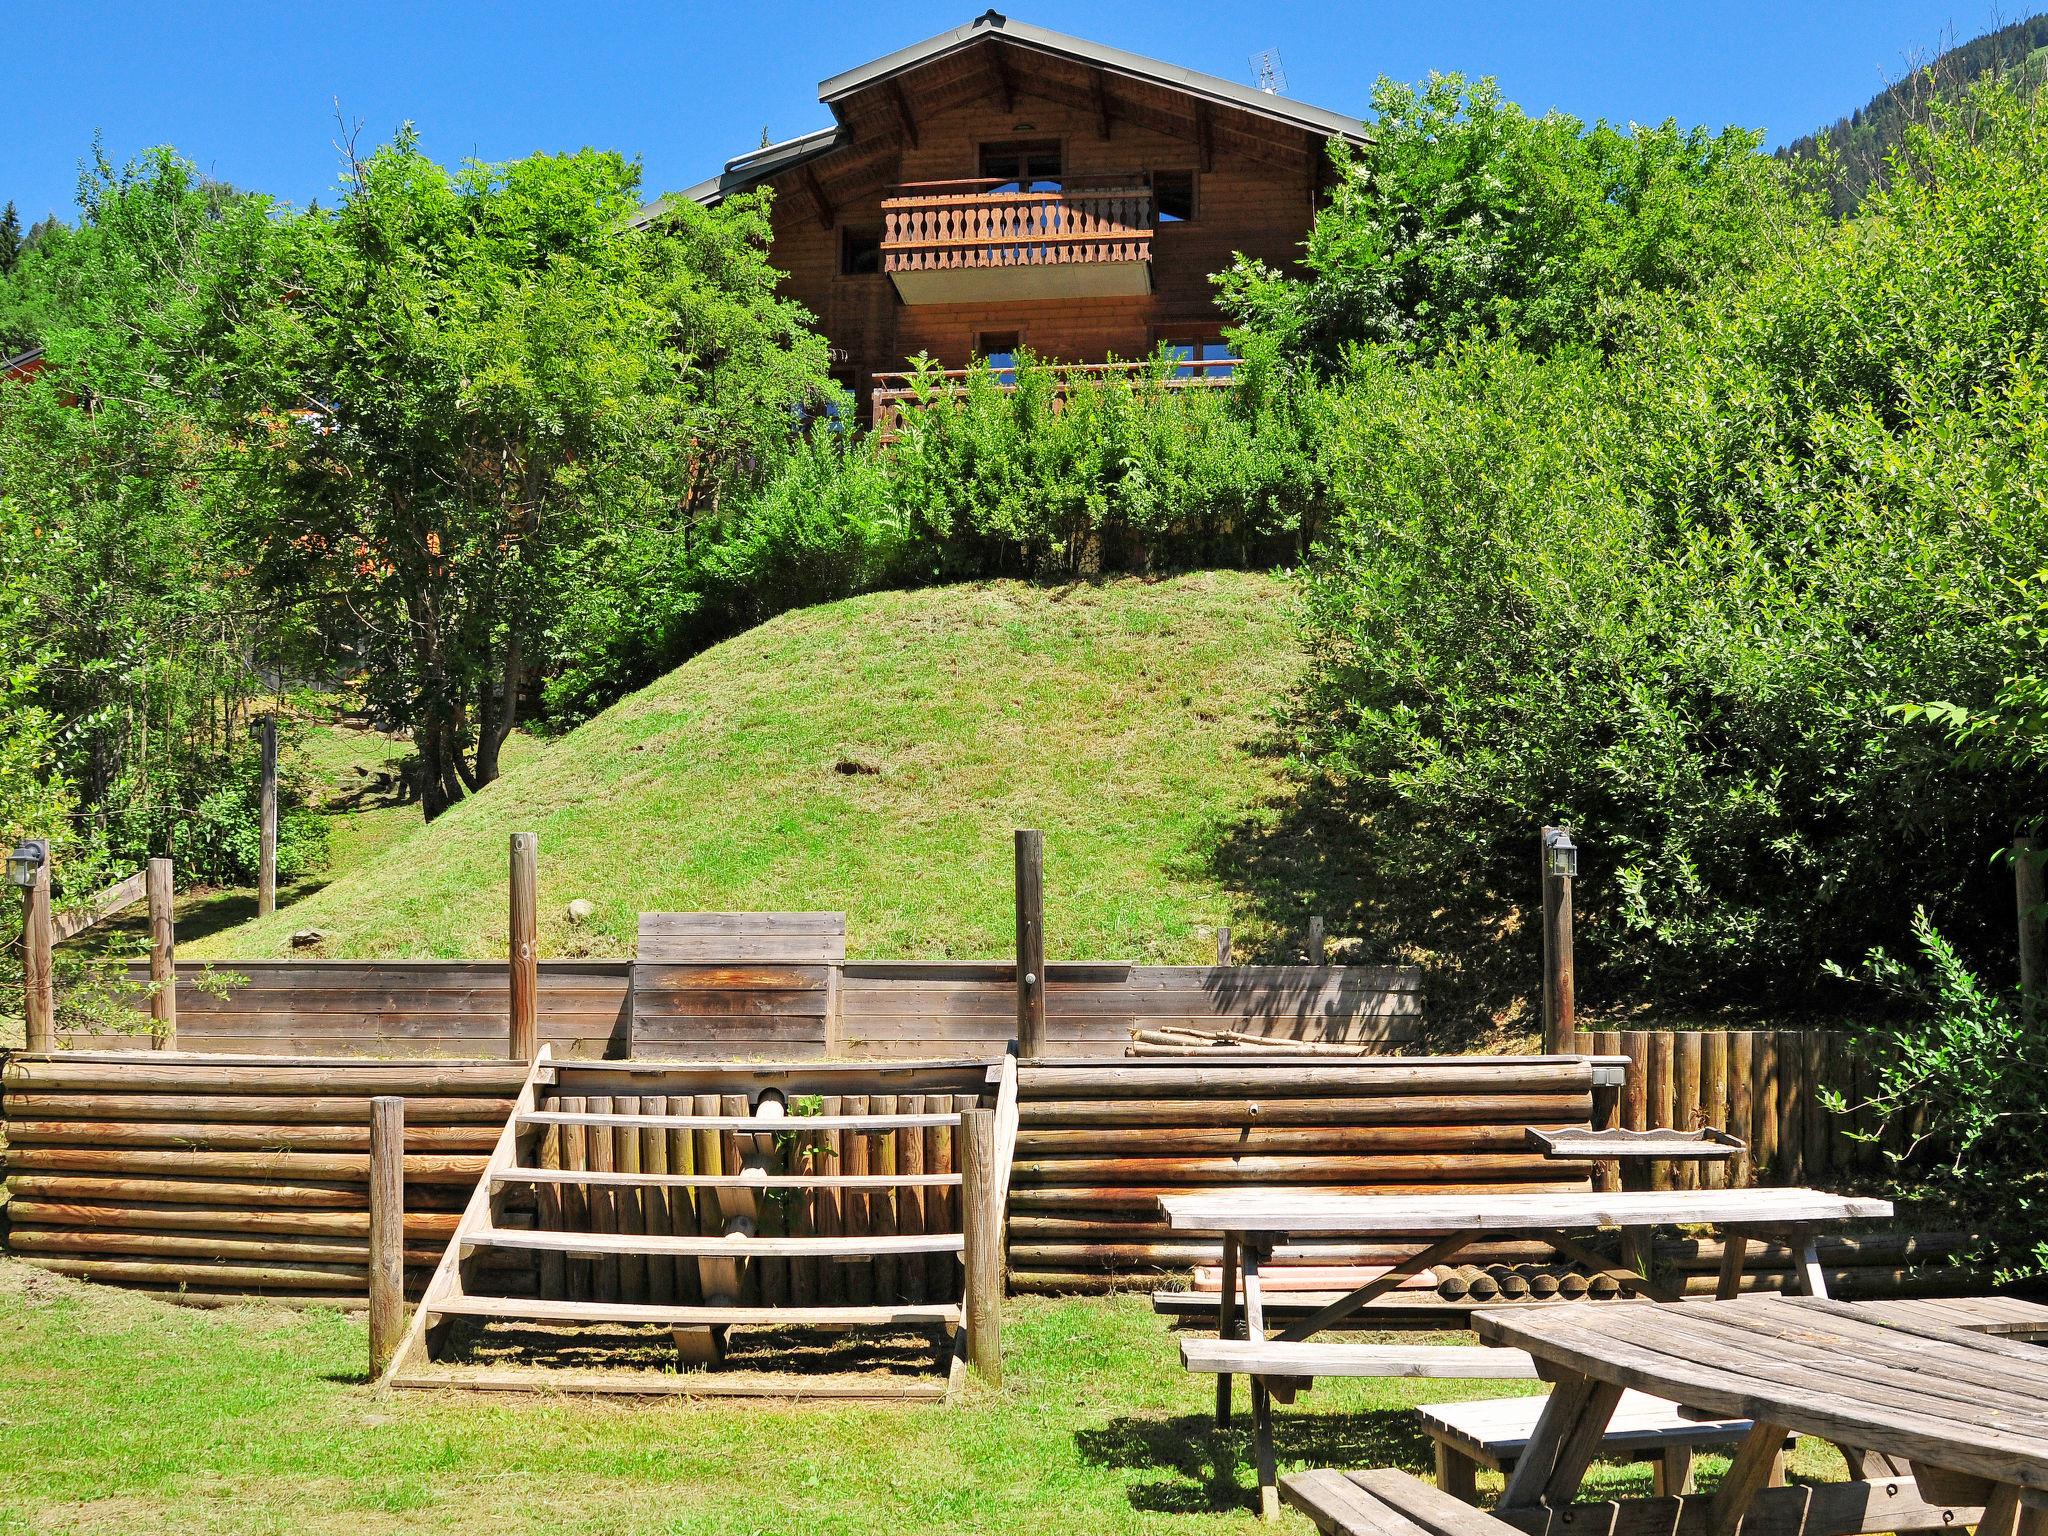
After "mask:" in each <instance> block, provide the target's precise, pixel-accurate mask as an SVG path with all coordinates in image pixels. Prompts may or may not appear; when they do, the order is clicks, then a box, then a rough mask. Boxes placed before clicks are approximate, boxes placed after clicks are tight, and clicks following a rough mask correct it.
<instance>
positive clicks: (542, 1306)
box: [434, 1295, 960, 1328]
mask: <svg viewBox="0 0 2048 1536" xmlns="http://www.w3.org/2000/svg"><path fill="white" fill-rule="evenodd" d="M434 1310H435V1311H436V1312H438V1313H442V1314H444V1315H447V1316H451V1317H484V1318H496V1319H500V1320H517V1321H530V1322H569V1323H643V1324H652V1325H656V1326H695V1327H797V1328H901V1327H927V1326H931V1325H933V1324H942V1325H951V1324H954V1323H957V1322H959V1321H960V1308H959V1306H958V1304H956V1303H950V1302H948V1303H941V1304H934V1305H925V1306H896V1307H831V1306H823V1307H706V1306H676V1305H654V1304H650V1303H631V1302H596V1301H545V1300H538V1299H535V1298H531V1297H512V1296H467V1295H465V1296H451V1297H447V1298H445V1299H443V1300H441V1301H439V1302H436V1303H435V1305H434Z"/></svg>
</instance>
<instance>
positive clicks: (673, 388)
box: [238, 129, 830, 817]
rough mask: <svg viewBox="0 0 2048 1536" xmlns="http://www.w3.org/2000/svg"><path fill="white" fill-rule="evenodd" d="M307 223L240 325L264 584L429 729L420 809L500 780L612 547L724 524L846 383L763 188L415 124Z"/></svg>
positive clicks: (406, 718) (384, 705) (357, 168)
mask: <svg viewBox="0 0 2048 1536" xmlns="http://www.w3.org/2000/svg"><path fill="white" fill-rule="evenodd" d="M346 183H347V190H346V194H345V196H344V197H343V198H342V200H341V202H340V203H339V204H338V205H337V206H336V207H335V208H333V209H332V210H331V211H327V212H322V213H318V214H311V213H309V214H307V215H305V216H302V217H300V218H299V219H296V220H294V221H292V223H291V224H290V225H289V226H288V227H287V229H286V231H285V237H284V239H283V240H282V241H281V242H280V245H279V250H278V264H277V267H276V276H275V282H274V285H273V290H274V292H275V293H276V294H277V298H276V301H275V302H274V303H273V304H271V305H270V307H269V308H268V309H267V311H266V312H265V313H263V314H262V315H261V316H258V317H253V318H252V319H251V320H250V321H249V322H248V323H247V324H246V325H245V326H244V327H243V330H242V333H241V336H240V346H239V355H240V358H241V360H242V363H243V365H244V369H245V372H244V376H243V377H242V378H241V379H240V380H239V381H238V387H239V391H240V398H241V399H242V400H243V402H244V404H245V407H246V409H247V410H248V411H249V412H250V415H251V419H252V420H254V421H256V422H258V423H260V424H261V427H262V440H263V443H264V446H265V450H266V451H265V453H264V455H263V463H264V467H265V471H266V485H267V491H266V494H265V495H264V496H262V497H261V498H257V499H253V500H252V501H251V503H250V506H251V509H252V513H253V515H252V517H251V518H250V519H249V521H248V522H247V524H246V530H245V531H246V538H247V543H248V548H249V551H250V557H251V560H252V562H253V564H254V567H255V570H256V573H257V576H258V579H259V582H260V583H261V584H262V586H263V587H264V588H265V589H266V590H269V591H273V592H278V593H282V594H295V595H301V596H306V597H309V598H313V599H318V598H320V597H321V596H322V595H323V594H332V595H333V597H334V601H333V602H332V603H330V604H329V607H328V619H327V622H328V627H329V628H330V629H331V630H332V632H334V633H336V634H340V635H345V636H347V637H348V638H349V640H350V642H351V643H352V644H353V645H355V646H356V647H357V648H358V651H359V654H360V655H361V656H362V658H363V659H364V660H365V661H367V662H368V664H369V671H370V696H371V698H372V700H373V702H374V703H375V704H376V706H377V707H378V708H379V710H380V711H381V712H382V713H383V714H384V715H385V716H386V718H388V719H389V720H390V721H392V722H393V723H395V724H399V725H402V726H405V727H408V728H410V730H411V731H412V734H413V740H414V743H415V745H416V748H417V750H418V752H419V756H420V760H421V765H422V796H421V799H422V804H423V808H424V809H425V812H426V814H427V815H428V816H429V817H432V816H435V815H437V814H439V813H440V812H441V811H442V810H444V809H446V808H447V807H448V806H450V805H452V804H454V803H455V802H456V801H458V800H460V799H461V798H463V796H464V795H466V794H468V793H470V792H472V791H474V790H476V789H479V788H481V787H482V786H483V785H485V784H488V783H490V782H491V780H492V779H494V778H495V777H496V776H497V772H498V755H499V750H500V747H501V746H502V744H503V742H504V740H505V738H506V736H507V734H508V733H509V732H510V731H511V730H512V728H513V726H514V724H515V723H516V722H517V720H518V718H519V714H520V710H521V707H522V699H523V697H524V696H525V695H526V693H527V692H528V691H529V689H530V687H531V685H532V683H533V682H534V681H535V680H536V678H538V677H539V676H540V675H541V672H542V667H543V662H544V661H545V659H546V657H547V655H548V651H549V635H550V631H551V628H552V627H553V626H554V625H555V623H556V621H557V619H558V618H559V617H560V615H561V613H562V611H563V610H564V609H565V608H566V607H569V606H571V605H573V604H576V603H578V602H587V601H588V600H589V599H588V595H587V594H584V593H574V592H571V591H569V590H568V587H569V584H570V582H571V579H572V577H582V578H586V579H587V578H589V577H591V576H592V575H593V574H600V575H601V573H597V572H595V571H594V568H593V564H592V562H591V561H590V560H588V559H586V558H583V556H584V553H585V552H586V551H587V549H588V548H589V547H590V546H591V545H592V544H593V543H602V542H603V541H605V540H607V539H611V540H618V539H622V538H629V537H632V536H633V534H632V533H631V532H629V530H637V531H638V532H639V533H641V534H644V533H645V531H646V530H649V529H657V530H658V529H670V530H674V531H675V534H676V536H677V537H678V538H683V537H685V536H686V535H687V532H688V530H689V528H690V526H691V525H692V524H693V523H695V522H697V521H700V520H704V519H708V518H712V517H715V516H716V515H717V512H718V508H719V505H720V501H721V498H722V497H723V496H724V495H725V494H726V493H727V492H728V491H729V490H730V489H731V488H732V487H734V486H735V485H739V484H743V483H751V482H752V480H753V479H754V478H756V477H757V476H758V474H759V472H760V469H761V466H762V465H763V464H764V463H765V462H768V461H770V460H772V458H773V457H774V456H775V455H776V454H777V453H778V452H779V451H780V449H781V446H782V444H783V443H784V442H785V441H786V440H787V439H788V438H789V437H790V435H791V433H792V431H793V429H794V424H795V422H796V421H797V420H798V419H799V418H800V415H801V412H802V410H803V409H804V408H805V407H807V406H809V405H811V404H812V403H813V402H814V401H815V400H818V399H822V398H823V397H824V395H825V394H826V393H827V391H828V390H829V387H830V386H829V385H828V383H827V381H826V356H825V350H824V345H823V342H822V341H821V340H820V339H819V338H818V337H816V336H815V335H814V334H812V333H811V332H810V331H808V330H807V329H806V328H805V326H804V321H805V320H806V318H807V317H806V316H805V315H804V313H803V312H802V311H801V310H800V309H798V308H796V307H795V306H793V305H790V304H788V303H786V302H784V301H782V300H779V299H778V298H776V296H775V294H774V280H775V274H774V272H773V269H772V268H770V267H769V265H768V262H767V258H766V251H767V243H768V229H767V221H766V204H765V202H764V201H763V199H762V198H759V197H754V198H736V199H733V200H730V201H729V202H727V203H726V204H725V205H723V206H722V207H720V208H718V209H716V210H705V209H703V208H700V207H698V206H697V205H696V204H694V203H692V202H690V201H689V200H687V199H676V200H673V204H674V206H673V207H672V209H671V211H670V212H669V213H668V214H667V215H666V216H665V217H664V218H663V219H662V220H661V221H660V222H659V223H658V224H656V225H655V226H653V227H651V228H646V229H640V228H634V227H631V226H629V225H628V224H627V223H626V216H627V215H628V214H629V213H630V212H631V211H632V209H633V208H634V207H635V206H636V204H637V202H638V199H637V196H636V193H637V190H638V183H639V172H638V168H637V166H635V165H632V164H630V163H628V162H626V161H625V160H623V159H621V158H620V157H619V156H617V155H614V154H608V153H599V152H597V151H594V150H584V151H581V152H578V153H576V154H572V155H536V156H533V157H531V158H529V159H526V160H520V161H515V162H511V163H509V164H504V165H481V164H471V165H467V166H464V167H463V168H461V169H460V170H457V171H454V172H450V171H446V170H444V169H442V168H441V167H440V166H438V165H436V164H434V163H433V162H432V161H431V160H430V159H428V158H427V156H426V155H425V154H423V153H422V152H421V150H420V148H419V145H418V142H417V139H416V137H415V136H414V134H413V133H412V132H411V130H410V129H407V130H406V131H404V132H402V133H401V134H400V135H399V137H398V138H397V140H396V141H395V142H393V143H392V144H390V145H388V146H386V147H384V148H382V149H380V150H378V151H377V152H375V153H374V154H372V155H370V156H369V157H368V158H366V159H352V160H351V163H350V164H349V166H348V168H347V172H346Z"/></svg>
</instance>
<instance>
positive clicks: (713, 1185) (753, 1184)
mask: <svg viewBox="0 0 2048 1536" xmlns="http://www.w3.org/2000/svg"><path fill="white" fill-rule="evenodd" d="M671 1118H672V1119H688V1118H690V1117H686V1116H674V1117H671ZM491 1178H492V1180H493V1181H494V1182H496V1183H500V1184H584V1185H596V1184H607V1185H631V1186H636V1187H643V1188H649V1187H651V1188H664V1189H890V1188H894V1187H895V1186H897V1185H899V1184H918V1185H925V1186H942V1185H948V1184H950V1185H956V1186H957V1185H958V1184H959V1182H960V1175H959V1174H958V1173H920V1174H905V1173H889V1174H864V1175H860V1176H855V1175H850V1174H829V1173H765V1174H731V1173H728V1174H707V1173H661V1174H655V1173H605V1174H600V1173H592V1172H589V1171H587V1170H577V1169H562V1168H505V1169H499V1170H496V1171H494V1172H493V1173H492V1174H491Z"/></svg>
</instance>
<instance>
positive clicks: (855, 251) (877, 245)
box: [839, 229, 882, 277]
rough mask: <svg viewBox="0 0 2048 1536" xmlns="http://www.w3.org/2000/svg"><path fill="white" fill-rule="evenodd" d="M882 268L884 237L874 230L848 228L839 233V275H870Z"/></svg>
mask: <svg viewBox="0 0 2048 1536" xmlns="http://www.w3.org/2000/svg"><path fill="white" fill-rule="evenodd" d="M881 270H882V237H881V236H880V235H878V234H876V233H874V232H873V231H872V230H866V229H848V230H842V231H841V232H840V235H839V275H840V276H841V277H868V276H871V275H872V274H874V273H876V272H879V271H881Z"/></svg>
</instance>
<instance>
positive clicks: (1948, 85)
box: [1779, 13, 2048, 218]
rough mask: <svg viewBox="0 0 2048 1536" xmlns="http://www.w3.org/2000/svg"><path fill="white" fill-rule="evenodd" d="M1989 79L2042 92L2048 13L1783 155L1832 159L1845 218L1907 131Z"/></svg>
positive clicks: (1916, 78)
mask: <svg viewBox="0 0 2048 1536" xmlns="http://www.w3.org/2000/svg"><path fill="white" fill-rule="evenodd" d="M1986 75H2003V76H2008V77H2011V78H2012V79H2014V80H2015V81H2016V83H2017V84H2018V85H2019V86H2020V88H2021V89H2024V90H2038V89H2039V88H2040V86H2041V83H2042V80H2043V79H2044V78H2048V13H2043V14H2040V15H2035V16H2030V17H2028V18H2026V19H2025V20H2023V21H2015V22H2012V23H2010V24H2008V25H2006V26H2002V27H1999V28H1997V29H1996V30H1995V31H1991V32H1987V33H1985V34H1984V35H1983V36H1982V37H1973V38H1971V39H1970V40H1969V41H1968V42H1965V43H1958V44H1957V45H1955V46H1954V47H1952V48H1947V49H1944V50H1943V51H1942V52H1941V53H1939V54H1936V55H1935V56H1934V58H1933V59H1931V60H1928V61H1926V62H1925V63H1922V64H1915V65H1914V66H1913V67H1912V68H1910V69H1908V70H1906V71H1904V73H1903V74H1902V76H1901V78H1899V79H1898V80H1896V81H1894V82H1893V83H1892V84H1890V85H1888V86H1886V87H1885V88H1884V89H1883V90H1881V91H1879V92H1878V93H1877V94H1876V95H1875V96H1873V97H1871V98H1870V100H1869V101H1867V102H1865V103H1864V104H1863V105H1862V106H1860V107H1858V108H1857V109H1856V110H1855V111H1854V112H1852V113H1850V114H1849V116H1847V117H1844V118H1841V119H1839V120H1838V121H1837V122H1835V123H1834V124H1833V126H1831V127H1827V128H1823V129H1821V130H1819V131H1818V132H1816V133H1809V134H1807V135H1806V136H1805V137H1803V138H1799V139H1795V140H1793V141H1792V142H1791V143H1790V144H1787V145H1786V146H1785V147H1784V148H1783V149H1781V150H1780V151H1779V154H1781V155H1783V156H1784V157H1785V158H1787V159H1789V160H1811V159H1814V158H1817V157H1818V156H1820V155H1821V154H1822V153H1823V152H1826V153H1828V154H1831V155H1832V156H1833V157H1834V158H1835V161H1836V165H1835V173H1834V175H1833V177H1832V178H1831V180H1830V183H1829V187H1828V193H1829V197H1830V199H1831V200H1832V203H1833V206H1834V211H1835V214H1836V216H1837V217H1838V218H1845V217H1847V216H1848V215H1849V214H1851V213H1854V212H1855V211H1856V208H1857V205H1858V204H1860V203H1861V202H1862V201H1863V196H1864V194H1865V193H1866V192H1868V191H1869V190H1870V187H1871V184H1872V183H1873V182H1875V181H1877V180H1878V179H1879V178H1880V177H1882V176H1883V175H1884V172H1885V160H1886V157H1887V156H1889V155H1890V154H1891V152H1892V151H1893V150H1895V149H1897V148H1898V147H1899V145H1900V144H1901V143H1903V142H1904V141H1905V137H1906V132H1907V130H1908V129H1909V128H1910V127H1912V125H1913V124H1915V123H1924V122H1926V121H1928V117H1929V107H1930V105H1931V103H1932V102H1933V101H1934V100H1935V99H1936V98H1940V97H1946V98H1954V97H1956V96H1958V95H1960V94H1961V93H1962V92H1963V91H1964V90H1965V89H1966V88H1967V87H1968V86H1970V85H1971V84H1972V83H1973V82H1975V81H1977V80H1981V79H1983V78H1984V77H1985V76H1986Z"/></svg>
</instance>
